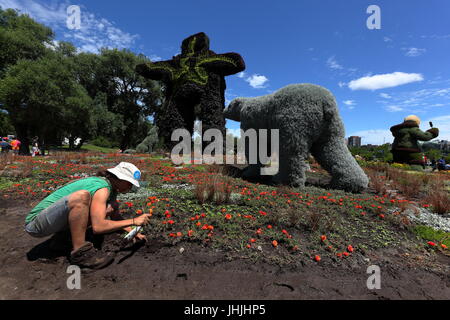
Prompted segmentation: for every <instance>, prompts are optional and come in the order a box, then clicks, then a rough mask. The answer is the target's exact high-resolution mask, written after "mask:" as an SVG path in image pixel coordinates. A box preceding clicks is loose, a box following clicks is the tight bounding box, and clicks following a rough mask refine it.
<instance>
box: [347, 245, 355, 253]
mask: <svg viewBox="0 0 450 320" xmlns="http://www.w3.org/2000/svg"><path fill="white" fill-rule="evenodd" d="M347 250H348V252H353V251H354V250H355V249H353V247H352V245H349V246H348V247H347Z"/></svg>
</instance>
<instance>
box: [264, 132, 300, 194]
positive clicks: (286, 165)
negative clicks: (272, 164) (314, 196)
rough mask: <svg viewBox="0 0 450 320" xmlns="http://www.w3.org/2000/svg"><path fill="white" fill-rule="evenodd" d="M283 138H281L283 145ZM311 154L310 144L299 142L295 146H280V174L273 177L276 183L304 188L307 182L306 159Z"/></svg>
mask: <svg viewBox="0 0 450 320" xmlns="http://www.w3.org/2000/svg"><path fill="white" fill-rule="evenodd" d="M282 141H286V140H283V137H281V138H280V144H282ZM308 154H309V144H308V143H307V142H306V141H299V140H297V143H296V144H294V145H287V146H283V145H280V157H279V167H278V173H277V174H276V175H275V176H274V177H273V181H274V182H275V183H282V184H287V185H290V186H292V187H300V188H302V187H304V186H305V182H306V174H305V172H306V169H307V165H306V162H305V161H306V159H307V158H308Z"/></svg>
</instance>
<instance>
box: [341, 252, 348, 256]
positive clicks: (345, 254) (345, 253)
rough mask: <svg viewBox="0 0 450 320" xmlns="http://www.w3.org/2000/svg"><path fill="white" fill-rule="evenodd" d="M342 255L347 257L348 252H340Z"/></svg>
mask: <svg viewBox="0 0 450 320" xmlns="http://www.w3.org/2000/svg"><path fill="white" fill-rule="evenodd" d="M342 254H343V255H344V256H346V257H348V256H349V255H350V254H349V253H348V252H342Z"/></svg>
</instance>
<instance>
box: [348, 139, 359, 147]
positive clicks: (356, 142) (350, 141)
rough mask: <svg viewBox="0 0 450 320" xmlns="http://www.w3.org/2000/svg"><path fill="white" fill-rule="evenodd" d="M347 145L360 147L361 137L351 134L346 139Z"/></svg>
mask: <svg viewBox="0 0 450 320" xmlns="http://www.w3.org/2000/svg"><path fill="white" fill-rule="evenodd" d="M347 145H348V146H349V147H361V137H358V136H351V137H349V138H348V140H347Z"/></svg>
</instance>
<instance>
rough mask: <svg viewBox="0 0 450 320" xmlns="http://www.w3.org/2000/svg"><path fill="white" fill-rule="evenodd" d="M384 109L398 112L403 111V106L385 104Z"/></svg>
mask: <svg viewBox="0 0 450 320" xmlns="http://www.w3.org/2000/svg"><path fill="white" fill-rule="evenodd" d="M386 110H387V111H389V112H399V111H403V108H402V107H400V106H392V105H391V106H387V107H386Z"/></svg>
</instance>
